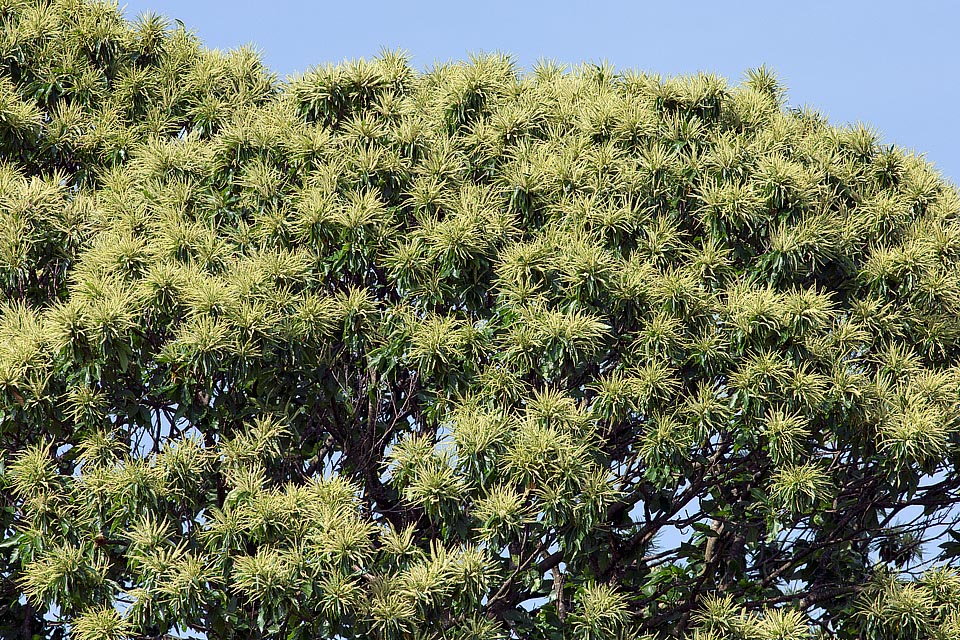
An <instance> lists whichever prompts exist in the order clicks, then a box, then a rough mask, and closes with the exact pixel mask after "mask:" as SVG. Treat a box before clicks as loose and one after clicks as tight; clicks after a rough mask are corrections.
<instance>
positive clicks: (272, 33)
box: [121, 0, 960, 184]
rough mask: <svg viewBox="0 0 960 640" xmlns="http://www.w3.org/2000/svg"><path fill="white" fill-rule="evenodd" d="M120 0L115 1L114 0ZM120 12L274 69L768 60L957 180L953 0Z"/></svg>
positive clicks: (209, 5)
mask: <svg viewBox="0 0 960 640" xmlns="http://www.w3.org/2000/svg"><path fill="white" fill-rule="evenodd" d="M121 6H124V5H123V4H121ZM125 6H126V9H125V11H126V14H127V16H128V17H129V18H133V17H135V16H136V15H138V14H140V13H142V12H144V11H153V12H155V13H160V14H163V15H167V16H169V17H171V18H177V19H179V20H181V21H183V22H184V23H185V24H186V25H187V27H188V28H190V29H192V30H194V31H196V33H197V34H198V35H199V36H200V38H201V39H202V40H203V41H204V43H205V44H206V45H207V46H209V47H211V48H221V49H229V48H233V47H237V46H239V45H242V44H246V43H253V44H255V45H256V46H257V47H258V48H259V49H261V50H262V52H263V56H264V60H265V61H266V63H267V65H268V66H269V67H270V68H271V69H273V70H274V71H276V72H277V73H278V74H280V76H281V78H282V77H285V76H287V75H289V74H292V73H295V72H297V71H305V70H307V69H309V68H310V67H312V66H315V65H317V64H322V63H326V62H339V61H341V60H344V59H349V58H358V57H366V58H370V57H372V56H375V55H376V53H377V52H378V51H379V50H380V49H381V48H383V47H386V48H390V49H396V48H401V49H404V50H406V51H407V52H409V53H410V54H411V55H412V58H413V64H414V66H415V67H416V68H418V69H424V68H427V67H429V66H430V65H432V64H433V63H434V62H442V61H449V60H458V59H463V58H465V57H466V56H467V55H469V54H470V53H472V52H481V51H502V52H506V53H511V54H513V55H514V56H515V58H516V59H517V61H518V62H519V63H520V64H521V65H522V66H523V67H524V68H526V69H529V68H530V67H531V66H532V65H533V63H535V62H536V61H537V60H538V59H539V58H550V59H554V60H557V61H560V62H565V63H578V62H598V61H601V60H606V61H608V62H610V63H612V64H613V65H614V66H615V67H616V68H618V69H628V68H633V69H640V70H645V71H654V72H658V73H661V74H665V75H673V74H684V73H695V72H697V71H709V72H714V73H718V74H720V75H722V76H725V77H726V78H728V79H729V80H730V81H731V82H734V83H735V82H737V81H739V79H740V78H741V77H742V75H743V72H744V71H745V70H746V69H747V68H750V67H756V66H759V65H760V64H767V65H768V66H770V67H772V68H773V69H774V70H775V71H776V73H777V74H778V75H779V76H780V78H781V80H782V81H783V82H784V83H785V84H786V86H787V88H788V103H789V104H790V105H794V106H800V105H810V106H812V107H814V108H816V109H817V110H819V111H820V112H821V113H824V114H825V115H827V116H828V117H829V118H830V120H831V121H832V122H834V123H843V122H857V121H861V122H865V123H868V124H870V125H871V126H873V127H874V128H875V129H876V130H877V131H879V133H880V134H881V139H882V140H884V141H885V142H888V143H896V144H899V145H901V146H903V147H906V148H908V149H913V150H916V151H918V152H922V153H925V154H926V156H927V158H928V159H930V160H931V161H932V162H933V163H934V164H935V165H936V166H937V167H938V168H939V170H940V171H941V172H942V173H943V174H944V176H945V177H946V178H947V179H949V180H950V181H951V182H953V183H954V184H957V183H960V73H958V71H960V37H958V34H957V26H958V25H960V2H954V1H947V0H944V1H941V2H934V1H932V0H912V1H910V2H905V1H903V0H901V1H898V2H890V1H886V0H881V1H875V2H866V1H859V0H858V1H843V0H835V1H834V2H824V1H822V0H804V1H802V2H790V3H786V2H777V1H776V0H766V1H749V2H737V1H736V0H733V1H728V2H717V1H715V0H714V1H707V0H687V1H686V2H683V3H680V2H671V1H670V0H659V1H657V2H648V1H646V0H635V1H634V2H610V1H607V0H594V1H591V2H563V1H559V0H558V1H554V2H519V0H518V1H516V2H507V1H504V0H484V1H482V2H469V3H463V2H458V1H457V0H449V1H446V2H439V1H424V2H416V1H409V0H408V1H407V2H396V1H394V2H378V1H371V0H367V1H365V2H356V1H353V2H351V1H349V0H348V1H342V0H341V1H338V2H333V3H328V2H308V1H299V2H297V1H292V0H272V1H266V2H263V1H261V2H251V1H246V0H231V1H220V0H192V1H183V0H136V1H129V2H127V3H126V5H125Z"/></svg>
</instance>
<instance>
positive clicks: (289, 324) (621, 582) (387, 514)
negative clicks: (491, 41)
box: [0, 0, 960, 640]
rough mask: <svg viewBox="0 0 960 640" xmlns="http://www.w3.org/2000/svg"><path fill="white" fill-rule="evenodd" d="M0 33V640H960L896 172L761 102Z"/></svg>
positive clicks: (624, 85) (952, 283) (949, 326)
mask: <svg viewBox="0 0 960 640" xmlns="http://www.w3.org/2000/svg"><path fill="white" fill-rule="evenodd" d="M0 24H2V31H0V451H2V458H0V462H2V467H0V470H2V474H0V500H2V505H3V510H2V511H0V534H2V541H0V636H2V637H4V638H24V639H31V640H32V639H34V638H38V639H45V638H50V639H67V638H69V639H70V640H122V639H126V638H133V639H140V640H147V639H149V638H161V637H164V636H165V635H166V634H175V635H178V636H179V637H193V638H204V637H205V638H209V639H211V640H212V639H219V638H250V639H257V638H271V639H273V638H277V639H281V638H282V639H285V640H299V639H304V640H305V639H307V638H379V639H385V640H388V639H395V638H424V639H425V638H451V639H467V638H475V639H481V638H482V639H492V638H508V637H509V638H531V639H532V638H589V639H601V638H604V639H606V638H610V639H613V638H617V639H626V638H648V639H651V640H652V639H658V640H665V639H667V638H690V639H696V640H720V639H733V640H809V639H812V638H826V637H831V638H833V637H837V638H847V639H854V638H858V639H860V638H862V639H865V640H886V639H905V640H950V639H955V638H957V637H960V573H958V571H957V562H956V557H957V556H958V555H960V533H957V531H956V529H955V525H956V522H957V515H958V510H957V508H956V505H957V502H958V499H960V494H958V491H960V470H958V464H960V434H958V432H960V197H958V193H957V190H956V189H955V187H954V186H952V185H951V184H949V183H948V182H946V181H945V180H944V179H943V178H942V177H941V176H940V175H939V174H938V173H937V172H936V171H935V170H934V168H933V167H931V166H930V165H929V164H928V163H927V162H926V161H925V160H924V159H923V158H922V157H920V156H917V155H915V154H912V153H907V152H905V151H904V150H902V149H900V148H897V147H894V146H892V145H886V144H883V143H882V141H881V140H880V139H879V137H878V135H877V134H876V133H875V132H874V131H873V130H871V129H870V128H869V127H866V126H862V125H855V126H839V127H838V126H833V125H831V124H830V123H829V122H827V120H826V119H825V118H824V117H823V116H821V115H820V114H818V113H817V112H815V111H814V110H812V109H809V108H804V109H797V108H792V107H790V106H788V105H787V103H786V97H785V92H784V87H783V85H782V84H781V83H780V82H779V81H778V80H777V79H776V77H775V76H774V75H773V74H772V73H771V72H770V71H769V70H768V69H765V68H759V69H754V70H751V71H748V72H747V74H746V76H745V78H744V79H743V81H742V82H741V83H740V84H739V85H736V86H732V85H729V84H728V83H727V82H726V81H725V80H724V79H722V78H718V77H715V76H712V75H706V74H698V75H694V76H689V77H671V78H665V77H660V76H658V75H654V74H647V73H639V72H632V71H618V70H616V69H614V68H612V67H610V66H607V65H604V64H600V65H596V64H585V65H582V66H578V67H575V68H570V69H567V68H564V67H563V66H561V65H558V64H554V63H551V62H543V63H540V64H538V65H537V66H536V67H535V68H534V69H532V70H530V71H526V72H525V71H523V70H521V69H519V68H518V66H517V65H516V64H515V62H514V61H513V60H512V59H511V58H510V57H509V56H506V55H499V54H493V55H477V56H474V57H471V58H470V59H469V60H468V61H464V62H457V63H450V64H438V65H436V66H434V67H432V68H430V69H428V70H425V71H417V70H415V69H413V68H412V67H411V66H410V64H409V60H408V58H407V57H406V56H405V54H403V53H402V52H391V51H385V52H383V53H381V54H379V55H378V56H377V57H375V58H374V59H372V60H357V61H350V62H344V63H342V64H338V65H326V66H319V67H316V68H314V69H312V70H310V71H308V72H307V73H304V74H302V75H299V76H297V77H293V78H288V79H286V80H284V81H281V80H279V79H278V78H277V77H276V76H275V75H274V74H272V73H270V72H269V70H267V69H266V68H265V67H264V65H263V64H262V63H261V61H260V59H259V57H258V55H257V53H256V52H255V51H253V50H251V49H249V48H243V49H239V50H235V51H230V52H221V51H211V50H208V49H205V48H204V47H203V46H202V45H201V43H200V42H199V41H198V39H197V38H196V36H194V35H193V34H192V33H191V32H189V31H187V30H186V29H185V28H184V27H183V25H180V24H174V23H171V22H169V21H167V20H165V19H163V18H161V17H157V16H154V15H144V16H141V17H140V18H138V19H136V20H135V21H133V22H128V21H127V20H125V19H124V18H123V16H122V14H121V13H120V12H119V11H118V9H117V7H116V5H114V4H111V3H102V2H88V1H81V0H52V1H31V0H0ZM918 117H920V116H919V115H918Z"/></svg>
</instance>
